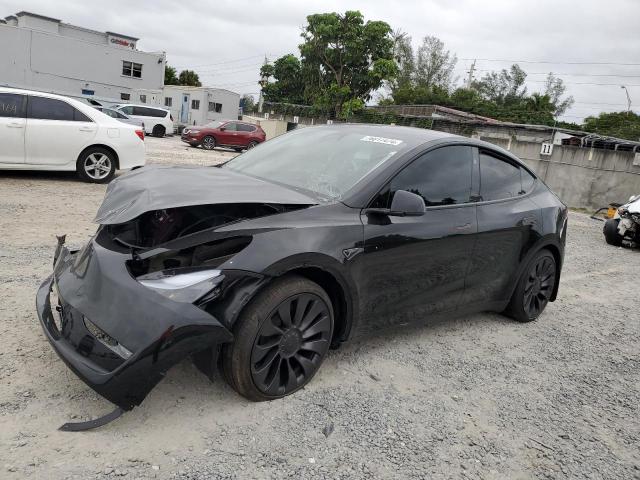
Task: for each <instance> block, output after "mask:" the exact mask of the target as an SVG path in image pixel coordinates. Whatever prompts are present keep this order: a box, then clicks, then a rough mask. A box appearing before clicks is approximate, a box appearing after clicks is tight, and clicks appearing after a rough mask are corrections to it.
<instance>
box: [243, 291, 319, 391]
mask: <svg viewBox="0 0 640 480" xmlns="http://www.w3.org/2000/svg"><path fill="white" fill-rule="evenodd" d="M330 343H331V317H330V313H329V308H328V306H327V305H326V304H325V303H324V301H323V300H322V299H321V298H320V297H318V296H317V295H314V294H311V293H301V294H298V295H294V296H293V297H290V298H288V299H286V300H285V301H284V302H282V303H281V304H280V305H279V306H278V308H277V309H276V310H275V311H273V312H272V313H271V315H270V316H269V318H267V319H266V320H265V321H264V322H263V324H262V327H261V328H260V331H259V332H258V336H257V338H256V340H255V342H254V344H253V351H252V352H251V376H252V378H253V383H254V384H255V385H256V387H257V388H258V390H260V391H261V392H263V393H264V394H266V395H271V396H281V395H288V394H289V393H291V392H293V391H295V390H297V389H298V387H300V386H302V385H304V384H305V383H307V381H308V379H309V378H311V377H312V376H313V375H314V374H315V373H316V370H318V367H319V366H320V363H321V361H322V359H323V358H324V356H325V355H326V353H327V350H328V349H329V344H330Z"/></svg>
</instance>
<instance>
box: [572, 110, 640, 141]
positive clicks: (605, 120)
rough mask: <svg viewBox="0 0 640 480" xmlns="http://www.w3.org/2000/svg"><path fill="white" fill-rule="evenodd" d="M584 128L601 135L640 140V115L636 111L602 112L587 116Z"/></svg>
mask: <svg viewBox="0 0 640 480" xmlns="http://www.w3.org/2000/svg"><path fill="white" fill-rule="evenodd" d="M583 129H584V130H586V131H588V132H594V133H597V134H599V135H606V136H611V137H619V138H625V139H627V140H634V141H636V142H637V141H640V115H638V114H636V113H634V112H612V113H604V112H603V113H601V114H600V115H598V116H597V117H593V116H592V117H587V118H585V120H584V124H583Z"/></svg>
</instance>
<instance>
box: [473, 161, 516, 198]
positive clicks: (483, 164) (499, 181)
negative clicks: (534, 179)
mask: <svg viewBox="0 0 640 480" xmlns="http://www.w3.org/2000/svg"><path fill="white" fill-rule="evenodd" d="M522 193H523V190H522V179H521V168H520V167H519V166H516V165H513V164H511V163H509V162H507V161H505V160H502V159H500V158H497V157H495V156H493V155H490V154H488V153H486V152H482V151H481V152H480V197H481V199H482V201H489V200H501V199H504V198H513V197H516V196H518V195H521V194H522Z"/></svg>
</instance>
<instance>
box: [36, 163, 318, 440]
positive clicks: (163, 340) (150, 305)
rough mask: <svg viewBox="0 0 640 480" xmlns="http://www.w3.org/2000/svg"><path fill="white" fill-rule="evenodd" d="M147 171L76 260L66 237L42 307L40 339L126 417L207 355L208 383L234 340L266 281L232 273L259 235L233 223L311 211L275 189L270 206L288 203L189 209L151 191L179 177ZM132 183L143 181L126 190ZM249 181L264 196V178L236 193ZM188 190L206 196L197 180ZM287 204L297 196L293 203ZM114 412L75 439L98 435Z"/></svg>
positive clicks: (189, 202)
mask: <svg viewBox="0 0 640 480" xmlns="http://www.w3.org/2000/svg"><path fill="white" fill-rule="evenodd" d="M141 170H144V169H140V170H138V171H136V172H133V173H132V174H129V175H126V176H124V177H121V178H120V179H118V180H116V181H114V182H112V185H114V184H115V185H114V186H111V185H110V187H109V190H108V192H107V195H106V197H105V201H104V203H103V205H102V207H101V210H100V211H99V213H100V212H102V213H101V215H102V221H101V222H100V223H101V225H100V227H99V228H98V231H97V233H96V234H95V236H94V237H93V238H92V239H91V240H90V241H89V242H88V243H87V244H86V245H85V246H84V247H83V248H82V249H81V250H79V251H70V250H69V249H68V248H67V247H65V246H64V237H61V238H60V239H59V245H58V248H57V250H56V255H55V257H56V258H55V261H54V271H53V274H52V275H51V276H50V277H49V278H47V279H46V280H45V281H44V282H43V283H42V285H41V287H40V289H39V291H38V293H37V298H36V304H37V311H38V316H39V318H40V322H41V324H42V327H43V330H44V332H45V335H46V337H47V339H48V340H49V342H50V343H51V344H52V345H53V347H54V349H55V350H56V352H57V353H58V355H59V356H60V357H61V358H62V359H63V360H64V361H65V363H66V364H67V365H68V366H69V367H70V368H71V369H72V370H73V371H74V372H75V373H76V374H77V375H78V376H79V377H80V378H81V379H82V380H83V381H84V382H85V383H86V384H87V385H89V386H90V387H91V388H93V389H94V390H95V391H96V392H98V393H99V394H100V395H102V396H103V397H105V398H106V399H108V400H109V401H111V402H113V403H114V404H115V405H117V406H118V409H120V411H123V410H124V411H126V410H131V409H132V408H133V407H135V406H136V405H139V404H140V403H141V402H142V401H143V399H144V398H145V397H146V396H147V394H148V393H149V392H150V391H151V389H153V387H154V386H155V385H156V384H157V383H158V382H159V381H160V380H162V378H163V377H164V375H165V374H166V372H167V371H168V370H169V368H171V367H172V366H173V365H175V364H176V363H178V362H180V361H181V360H183V359H185V358H187V357H190V356H194V355H196V356H198V355H199V361H198V362H197V364H198V366H199V368H200V369H201V370H203V371H204V372H205V373H207V374H208V375H210V374H211V371H212V369H213V365H212V363H213V362H214V356H213V355H212V352H214V351H216V349H217V348H218V346H219V345H221V344H224V343H226V342H230V341H232V340H233V335H232V333H231V331H232V328H231V327H232V322H233V320H234V319H235V317H236V316H237V315H238V314H239V312H240V310H241V308H242V307H243V306H244V305H245V304H246V302H247V301H248V300H249V299H250V298H251V297H252V295H253V294H254V293H255V292H256V291H257V290H258V289H259V288H260V286H261V285H262V284H263V283H264V282H265V281H266V279H265V277H264V276H263V275H261V274H260V273H259V272H249V271H243V270H235V269H234V268H232V267H233V261H232V259H233V257H234V255H236V254H237V253H238V252H240V251H242V250H243V249H245V248H246V247H247V246H249V245H250V244H251V241H252V238H253V235H254V234H255V233H256V232H255V231H252V230H250V229H242V228H240V227H239V225H238V228H236V225H237V224H240V223H241V222H242V221H243V220H248V219H253V218H259V217H264V216H268V215H275V214H278V213H282V212H287V211H290V210H292V209H299V208H305V207H307V206H309V204H310V201H309V199H307V198H306V197H302V198H303V199H304V201H300V196H299V195H298V194H297V193H296V192H293V194H291V193H287V192H280V193H279V192H277V191H276V192H274V191H273V189H272V191H271V192H268V194H267V195H266V197H268V199H269V200H279V201H276V202H258V201H255V200H256V198H255V197H256V194H254V195H247V198H246V200H252V201H246V200H245V201H242V200H240V199H238V201H237V202H231V203H229V200H228V199H227V201H226V202H224V203H201V204H195V203H194V198H193V196H192V195H191V193H189V194H185V195H184V198H183V199H182V200H181V199H180V198H179V196H178V195H177V194H176V193H175V191H172V192H171V193H170V194H168V195H165V196H162V195H158V192H156V191H154V192H152V194H151V193H149V192H150V190H153V189H154V187H153V179H154V178H155V180H156V181H157V180H159V179H160V180H162V181H161V182H160V183H162V182H164V181H166V176H172V175H175V171H171V169H168V170H164V173H163V174H162V175H160V177H158V173H157V171H155V170H154V172H153V173H152V174H151V175H149V177H151V178H145V177H144V176H142V177H141V174H140V171H141ZM178 170H180V169H178ZM189 170H191V172H189V175H191V176H194V175H195V177H200V179H202V176H203V175H201V174H200V173H198V172H195V169H189ZM199 170H205V169H199ZM206 170H207V171H206V174H207V175H204V176H208V177H209V181H211V179H212V178H213V179H215V178H216V177H215V175H213V176H212V175H211V174H210V171H211V170H217V169H206ZM184 173H185V172H184V171H182V170H181V174H182V176H183V177H184ZM130 176H133V177H134V178H135V179H137V181H136V182H130V181H128V180H127V178H128V177H130ZM178 176H180V175H178ZM223 177H225V178H224V179H226V180H228V179H229V178H228V175H226V176H225V175H223ZM183 180H185V179H184V178H183ZM243 181H244V183H245V184H246V183H249V184H252V186H253V188H255V187H256V185H255V183H256V182H257V180H254V179H250V178H248V177H247V179H246V180H242V179H241V178H235V179H234V182H235V184H236V186H239V185H241V184H242V182H243ZM219 182H220V179H218V183H219ZM156 183H157V182H156ZM191 183H192V185H193V184H194V183H195V184H196V189H198V186H197V183H198V182H197V181H196V180H194V181H192V182H191ZM211 183H213V185H209V187H210V188H213V189H215V187H216V185H215V183H216V182H215V181H212V182H211ZM123 184H124V186H123ZM141 185H145V187H144V188H146V189H147V190H146V191H147V194H145V193H144V192H142V191H140V189H139V188H138V187H140V186H141ZM219 186H221V185H219ZM248 188H249V187H248V186H247V185H243V186H242V188H241V190H244V191H245V192H246V191H247V190H248ZM110 192H111V193H110ZM114 192H115V193H116V194H117V195H116V197H118V198H117V199H116V200H114V198H113V195H114ZM201 193H202V190H201ZM216 195H217V196H218V197H219V196H220V193H217V194H216ZM287 195H289V196H292V195H294V196H298V198H295V199H294V203H290V202H288V201H287V200H291V199H288V198H287ZM141 196H142V197H146V198H147V201H146V202H144V201H142V200H141V199H140V197H141ZM201 196H202V197H203V198H204V200H209V201H211V200H214V199H213V198H212V195H207V194H201ZM226 197H228V198H229V197H233V194H229V195H226ZM169 204H173V205H172V206H169ZM154 207H161V208H154ZM105 212H106V213H105ZM99 216H100V215H99ZM203 352H204V353H203ZM207 359H209V360H207ZM116 413H117V412H114V413H112V414H110V416H107V417H104V418H103V419H99V421H96V422H94V423H91V422H89V424H87V425H84V426H83V428H80V427H78V428H66V429H68V430H69V429H71V430H74V429H75V430H80V429H85V428H84V427H86V428H93V427H95V426H99V425H101V424H104V423H105V421H109V420H110V419H112V418H111V417H113V418H117V416H118V414H116ZM105 419H106V420H105ZM67 425H69V424H67Z"/></svg>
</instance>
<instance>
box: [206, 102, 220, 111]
mask: <svg viewBox="0 0 640 480" xmlns="http://www.w3.org/2000/svg"><path fill="white" fill-rule="evenodd" d="M209 111H210V112H216V113H220V112H221V111H222V104H221V103H216V102H209Z"/></svg>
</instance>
